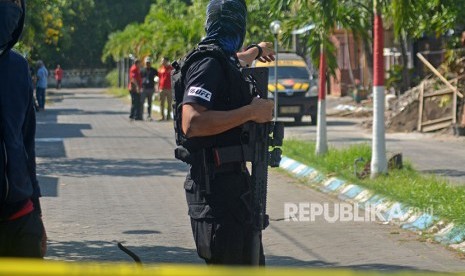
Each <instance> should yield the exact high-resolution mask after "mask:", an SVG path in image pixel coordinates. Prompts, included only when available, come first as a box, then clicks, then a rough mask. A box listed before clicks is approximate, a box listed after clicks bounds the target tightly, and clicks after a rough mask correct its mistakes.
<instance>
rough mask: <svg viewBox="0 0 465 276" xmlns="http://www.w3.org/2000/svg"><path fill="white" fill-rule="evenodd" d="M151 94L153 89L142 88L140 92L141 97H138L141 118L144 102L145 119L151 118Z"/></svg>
mask: <svg viewBox="0 0 465 276" xmlns="http://www.w3.org/2000/svg"><path fill="white" fill-rule="evenodd" d="M153 92H154V88H144V89H143V90H142V95H141V97H140V105H141V117H143V116H142V115H143V114H144V104H145V100H147V118H151V117H152V100H153Z"/></svg>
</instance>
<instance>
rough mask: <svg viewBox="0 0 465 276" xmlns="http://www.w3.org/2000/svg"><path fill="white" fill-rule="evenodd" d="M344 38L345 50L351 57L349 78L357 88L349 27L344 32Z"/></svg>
mask: <svg viewBox="0 0 465 276" xmlns="http://www.w3.org/2000/svg"><path fill="white" fill-rule="evenodd" d="M344 40H345V44H346V45H345V50H344V51H346V53H347V57H348V59H349V78H350V81H351V82H352V85H353V86H354V88H355V78H354V72H353V71H352V60H351V55H350V47H349V31H347V29H346V30H345V32H344Z"/></svg>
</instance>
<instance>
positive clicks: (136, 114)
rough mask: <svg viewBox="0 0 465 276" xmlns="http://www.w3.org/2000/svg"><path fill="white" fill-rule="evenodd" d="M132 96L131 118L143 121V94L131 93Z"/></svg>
mask: <svg viewBox="0 0 465 276" xmlns="http://www.w3.org/2000/svg"><path fill="white" fill-rule="evenodd" d="M129 93H130V94H131V114H130V115H129V118H131V119H134V120H142V104H141V102H140V98H141V93H137V92H129Z"/></svg>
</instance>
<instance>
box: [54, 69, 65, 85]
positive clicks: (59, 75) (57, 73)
mask: <svg viewBox="0 0 465 276" xmlns="http://www.w3.org/2000/svg"><path fill="white" fill-rule="evenodd" d="M62 79H63V69H61V66H60V64H58V65H57V68H56V69H55V80H56V82H57V86H56V88H57V89H60V88H61V80H62Z"/></svg>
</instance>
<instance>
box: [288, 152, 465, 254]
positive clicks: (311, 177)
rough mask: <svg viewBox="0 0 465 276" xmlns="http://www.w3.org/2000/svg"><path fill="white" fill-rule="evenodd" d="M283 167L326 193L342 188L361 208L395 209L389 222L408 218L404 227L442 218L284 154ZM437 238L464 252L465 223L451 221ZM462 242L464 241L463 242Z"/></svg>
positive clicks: (417, 226)
mask: <svg viewBox="0 0 465 276" xmlns="http://www.w3.org/2000/svg"><path fill="white" fill-rule="evenodd" d="M280 167H281V168H282V169H285V170H287V171H288V172H290V173H292V174H294V175H295V176H297V177H299V178H302V177H306V178H307V179H308V181H309V182H310V184H311V185H312V186H318V190H320V191H322V192H324V193H327V194H329V193H334V192H336V191H338V190H341V189H342V192H341V193H340V194H339V196H338V198H340V199H342V200H345V201H348V200H351V201H354V202H357V203H358V204H359V207H360V208H362V209H365V207H366V206H367V205H370V207H371V208H373V207H374V208H377V209H378V208H379V209H381V210H382V211H381V213H382V214H383V216H384V217H385V218H389V215H390V214H391V212H394V211H395V215H396V217H397V219H391V220H390V222H394V223H396V222H397V221H406V222H405V223H400V227H401V228H402V229H405V230H410V231H423V230H427V229H429V228H431V227H432V226H433V225H434V224H435V223H437V222H438V221H440V218H438V217H433V216H431V215H430V214H426V213H419V214H411V213H410V212H409V207H408V206H406V205H404V204H402V203H399V202H391V201H389V200H388V199H387V198H385V197H383V196H381V195H378V194H374V193H373V192H372V191H370V190H368V189H365V188H362V187H360V186H358V185H354V184H350V185H347V184H346V182H345V181H344V180H341V179H338V178H330V179H327V178H326V176H325V175H323V174H321V173H320V172H318V171H317V170H316V169H314V168H311V167H308V166H306V165H304V164H302V163H299V162H297V161H295V160H293V159H291V158H288V157H285V156H283V157H282V159H281V162H280ZM434 240H435V241H437V242H440V243H442V244H446V245H450V246H451V247H454V248H460V250H462V251H465V242H464V241H465V226H455V225H453V224H449V225H447V226H446V227H445V228H443V229H441V230H440V231H439V232H438V233H436V234H435V235H434ZM462 242H463V244H460V243H462Z"/></svg>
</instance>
